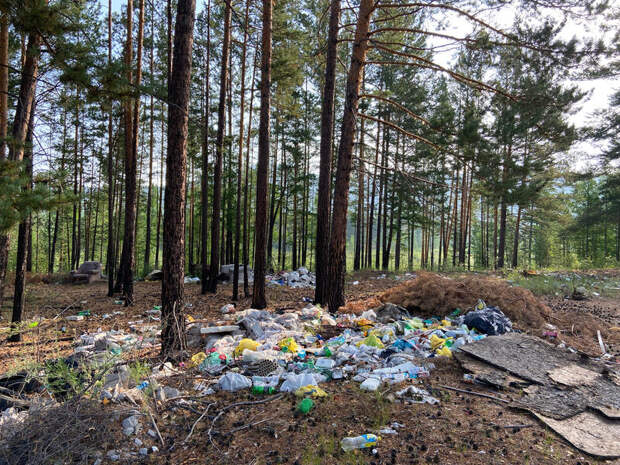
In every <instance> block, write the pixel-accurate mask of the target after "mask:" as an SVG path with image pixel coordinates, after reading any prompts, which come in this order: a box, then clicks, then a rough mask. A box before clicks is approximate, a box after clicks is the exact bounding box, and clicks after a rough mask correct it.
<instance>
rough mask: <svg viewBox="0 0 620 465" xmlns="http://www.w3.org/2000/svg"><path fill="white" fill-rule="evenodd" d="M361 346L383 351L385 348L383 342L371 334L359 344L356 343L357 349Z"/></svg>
mask: <svg viewBox="0 0 620 465" xmlns="http://www.w3.org/2000/svg"><path fill="white" fill-rule="evenodd" d="M361 345H366V346H370V347H378V348H379V349H383V348H384V347H385V345H384V344H383V342H381V341H380V340H379V338H378V337H377V336H375V335H374V334H371V335H370V336H368V337H366V338H365V339H362V340H361V341H360V342H358V343H357V346H358V347H359V346H361Z"/></svg>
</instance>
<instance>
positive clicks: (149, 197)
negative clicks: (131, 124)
mask: <svg viewBox="0 0 620 465" xmlns="http://www.w3.org/2000/svg"><path fill="white" fill-rule="evenodd" d="M154 16H155V15H154V9H152V10H151V47H150V49H149V71H150V74H151V80H152V79H153V76H154V72H155V51H154V47H155V44H154V42H155V18H154ZM149 108H150V118H149V184H148V188H147V192H146V231H145V232H146V238H145V241H144V242H145V244H144V268H143V270H144V275H145V276H146V274H147V273H148V272H149V271H150V269H151V216H152V210H153V145H154V142H155V136H154V130H153V126H154V123H155V121H154V119H155V102H154V98H153V94H152V93H151V102H150V107H149Z"/></svg>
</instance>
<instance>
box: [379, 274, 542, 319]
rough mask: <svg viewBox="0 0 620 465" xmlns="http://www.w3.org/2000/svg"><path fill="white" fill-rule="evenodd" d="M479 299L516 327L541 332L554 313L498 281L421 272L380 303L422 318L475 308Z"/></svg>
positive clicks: (529, 295)
mask: <svg viewBox="0 0 620 465" xmlns="http://www.w3.org/2000/svg"><path fill="white" fill-rule="evenodd" d="M478 299H482V300H484V301H485V302H486V303H487V304H488V305H492V306H497V307H499V308H500V309H501V310H502V312H504V313H505V314H506V316H508V318H510V320H511V321H512V322H513V324H515V325H516V326H517V327H521V328H540V327H541V326H542V325H544V324H545V323H546V322H547V321H548V317H549V315H550V314H551V310H550V309H549V307H547V306H546V305H545V304H543V303H541V302H539V301H538V299H536V297H534V294H532V293H531V292H530V291H529V290H527V289H524V288H521V287H516V286H515V287H513V286H511V285H509V284H508V283H507V282H505V281H502V280H500V279H497V278H489V277H481V276H468V277H465V278H460V279H451V278H445V277H443V276H439V275H437V274H434V273H426V272H420V273H418V275H417V278H416V279H413V280H411V281H406V282H404V283H403V284H401V285H399V286H396V287H393V288H392V289H388V290H387V291H386V292H384V293H383V294H381V295H379V300H380V301H381V302H384V303H387V302H390V303H393V304H397V305H401V306H403V307H405V308H406V309H407V310H409V311H410V312H412V313H413V314H414V315H417V316H421V317H431V316H445V315H447V314H449V313H451V312H452V311H453V310H455V309H457V308H460V309H461V310H466V309H469V308H472V307H473V306H474V305H475V304H476V303H477V302H478Z"/></svg>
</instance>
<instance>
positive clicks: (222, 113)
mask: <svg viewBox="0 0 620 465" xmlns="http://www.w3.org/2000/svg"><path fill="white" fill-rule="evenodd" d="M231 15H232V10H231V5H230V2H228V1H227V2H226V6H225V8H224V39H223V43H222V63H221V71H220V95H219V104H218V108H217V134H216V136H215V166H214V170H213V216H212V218H211V263H210V265H209V282H208V286H207V290H208V291H209V292H216V291H217V275H218V274H219V271H220V226H221V225H220V217H221V209H222V163H223V158H224V131H225V128H226V90H227V87H228V74H229V73H228V71H229V70H228V61H229V60H230V19H231Z"/></svg>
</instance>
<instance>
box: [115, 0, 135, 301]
mask: <svg viewBox="0 0 620 465" xmlns="http://www.w3.org/2000/svg"><path fill="white" fill-rule="evenodd" d="M132 17H133V0H127V40H126V43H125V67H126V70H125V72H126V78H127V81H128V82H129V83H130V84H131V83H133V72H132V61H133V60H132V56H133V39H132V33H133V18H132ZM133 111H134V106H133V102H132V99H131V98H127V99H125V102H124V111H123V123H124V128H125V144H124V148H125V221H124V234H123V249H122V252H121V262H120V265H119V277H118V283H117V284H116V289H117V290H120V288H121V287H122V292H123V297H124V298H125V306H129V305H132V304H133V269H134V250H135V230H136V207H137V188H136V182H137V180H136V177H137V157H136V155H137V153H136V151H135V150H134V143H135V142H134V118H133Z"/></svg>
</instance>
